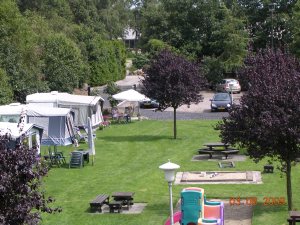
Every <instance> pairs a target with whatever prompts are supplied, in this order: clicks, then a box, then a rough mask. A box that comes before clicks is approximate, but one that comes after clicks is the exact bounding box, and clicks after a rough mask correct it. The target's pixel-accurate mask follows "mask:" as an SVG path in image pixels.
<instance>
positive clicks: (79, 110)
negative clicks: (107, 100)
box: [26, 91, 104, 128]
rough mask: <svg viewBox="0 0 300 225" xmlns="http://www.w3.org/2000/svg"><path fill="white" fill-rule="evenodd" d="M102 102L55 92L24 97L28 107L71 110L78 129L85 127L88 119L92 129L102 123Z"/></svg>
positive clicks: (91, 97) (97, 98)
mask: <svg viewBox="0 0 300 225" xmlns="http://www.w3.org/2000/svg"><path fill="white" fill-rule="evenodd" d="M102 101H104V99H103V98H101V97H100V96H85V95H72V94H68V93H59V92H57V91H52V92H49V93H35V94H31V95H27V96H26V103H27V104H29V105H36V106H39V107H40V106H43V107H55V108H69V109H72V110H73V111H74V113H75V117H74V123H75V126H78V127H84V126H86V125H87V123H88V117H90V118H91V122H92V126H93V128H96V127H98V126H99V125H100V124H101V123H102V122H103V116H102V112H101V102H102Z"/></svg>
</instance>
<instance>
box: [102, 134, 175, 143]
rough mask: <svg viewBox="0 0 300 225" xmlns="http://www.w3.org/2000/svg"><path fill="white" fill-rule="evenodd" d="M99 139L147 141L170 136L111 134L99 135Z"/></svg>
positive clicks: (169, 138)
mask: <svg viewBox="0 0 300 225" xmlns="http://www.w3.org/2000/svg"><path fill="white" fill-rule="evenodd" d="M101 139H103V140H105V141H110V142H137V141H138V142H147V141H158V140H163V139H166V140H171V139H173V138H172V137H170V136H166V135H165V136H162V135H160V136H156V135H133V136H111V137H101Z"/></svg>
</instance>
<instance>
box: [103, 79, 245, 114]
mask: <svg viewBox="0 0 300 225" xmlns="http://www.w3.org/2000/svg"><path fill="white" fill-rule="evenodd" d="M141 79H143V78H142V77H139V76H126V78H125V79H124V80H120V81H117V82H116V84H117V85H118V86H119V87H120V88H121V90H122V91H124V90H128V89H130V88H132V87H133V85H134V84H135V85H136V86H137V90H138V91H139V89H140V83H141ZM98 88H99V90H100V91H101V92H102V90H103V88H104V87H98ZM201 94H202V95H203V97H204V100H203V102H200V103H198V104H192V105H190V106H187V105H183V106H181V107H179V108H178V109H177V113H176V114H177V116H176V118H177V120H194V119H204V120H211V119H212V120H213V119H216V120H219V119H222V118H223V117H226V116H228V113H227V112H210V99H211V98H212V97H213V95H214V92H213V91H203V92H201ZM101 97H103V98H104V99H105V100H106V99H107V95H106V94H104V93H101ZM240 97H241V94H235V95H234V96H233V99H234V101H236V102H238V101H239V99H240ZM106 107H110V105H109V102H108V101H105V102H104V108H106ZM140 112H141V115H142V116H144V117H147V118H148V119H151V120H173V108H167V109H166V110H165V111H164V112H160V111H156V112H155V111H154V110H153V109H140Z"/></svg>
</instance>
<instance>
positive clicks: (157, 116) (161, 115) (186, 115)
mask: <svg viewBox="0 0 300 225" xmlns="http://www.w3.org/2000/svg"><path fill="white" fill-rule="evenodd" d="M140 112H141V115H142V116H144V117H147V118H148V119H151V120H173V116H174V113H173V111H164V112H160V111H157V112H155V111H154V110H151V109H140ZM226 116H228V113H227V112H213V113H212V112H176V119H177V120H199V119H202V120H219V119H222V118H223V117H226Z"/></svg>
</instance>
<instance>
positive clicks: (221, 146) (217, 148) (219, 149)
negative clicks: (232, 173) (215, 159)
mask: <svg viewBox="0 0 300 225" xmlns="http://www.w3.org/2000/svg"><path fill="white" fill-rule="evenodd" d="M203 146H206V147H207V148H202V149H199V150H198V152H199V154H209V158H210V159H211V158H212V155H213V154H218V153H221V154H223V155H225V158H226V159H227V158H228V156H229V155H230V154H236V153H238V152H239V150H238V149H234V148H229V146H230V145H229V144H227V143H222V142H209V143H205V144H204V145H203Z"/></svg>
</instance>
